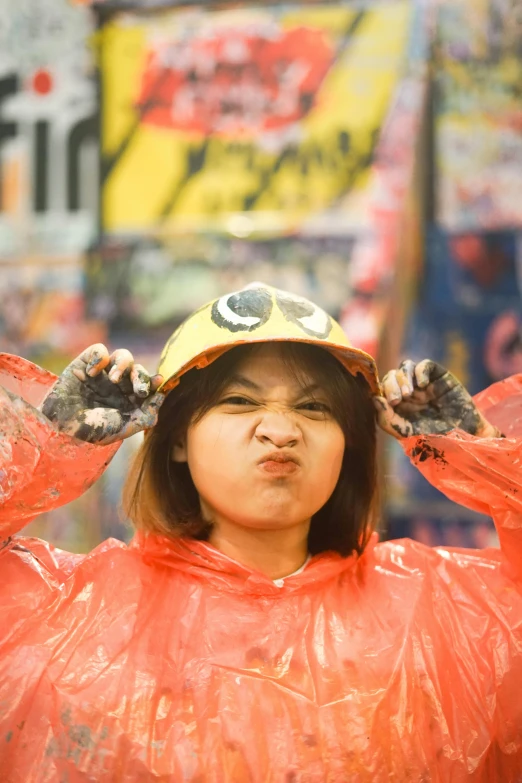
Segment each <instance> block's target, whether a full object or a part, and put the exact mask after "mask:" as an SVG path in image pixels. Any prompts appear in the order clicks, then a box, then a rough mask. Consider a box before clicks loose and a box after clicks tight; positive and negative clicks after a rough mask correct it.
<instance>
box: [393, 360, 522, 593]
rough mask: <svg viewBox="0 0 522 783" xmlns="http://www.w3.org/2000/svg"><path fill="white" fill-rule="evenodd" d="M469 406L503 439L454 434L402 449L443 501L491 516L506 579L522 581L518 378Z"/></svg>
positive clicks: (521, 380) (521, 385) (410, 442)
mask: <svg viewBox="0 0 522 783" xmlns="http://www.w3.org/2000/svg"><path fill="white" fill-rule="evenodd" d="M475 402H476V404H477V406H478V407H479V408H480V410H481V411H482V412H483V413H484V415H485V416H486V418H487V419H488V421H490V422H491V423H492V424H494V425H495V426H496V427H498V429H499V430H500V432H501V433H502V434H503V436H505V437H499V438H490V439H487V438H476V437H473V436H472V435H468V434H467V433H465V432H461V431H460V430H454V431H453V432H451V433H449V434H448V435H428V436H423V437H420V438H419V437H413V438H407V439H406V440H404V441H403V443H402V445H403V448H404V450H405V452H406V454H407V455H408V456H409V457H410V459H411V461H412V462H413V464H414V465H415V466H416V467H417V468H418V469H419V470H420V472H421V473H422V474H423V475H424V476H425V477H426V478H427V479H428V481H429V482H430V483H431V484H433V485H434V486H435V487H437V489H440V490H441V492H443V493H444V494H445V495H446V496H447V497H448V498H450V499H451V500H454V501H455V502H457V503H460V504H461V505H463V506H466V507H467V508H470V509H473V510H474V511H478V512H480V513H482V514H488V515H489V516H491V517H492V518H493V520H494V522H495V525H496V528H497V531H498V536H499V540H500V546H501V549H502V552H503V554H504V556H505V558H506V562H507V564H508V565H509V568H508V570H509V573H510V576H511V577H512V578H515V579H517V580H522V375H515V376H512V377H511V378H507V379H506V380H505V381H500V382H499V383H496V384H494V385H493V386H490V387H489V388H488V389H486V390H485V391H483V392H481V393H480V394H478V395H477V396H476V397H475Z"/></svg>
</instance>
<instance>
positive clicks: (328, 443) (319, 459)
mask: <svg viewBox="0 0 522 783" xmlns="http://www.w3.org/2000/svg"><path fill="white" fill-rule="evenodd" d="M345 447H346V441H345V438H344V435H343V431H342V430H341V428H340V427H339V425H338V424H331V425H329V427H328V431H326V432H324V433H323V434H322V437H320V438H318V439H317V442H316V443H315V444H314V446H313V453H314V455H315V460H314V461H315V473H316V475H317V478H318V481H317V482H315V483H317V484H319V485H321V484H323V486H324V488H325V490H326V488H328V494H329V495H330V494H331V493H332V492H333V490H334V489H335V485H336V484H337V481H338V479H339V474H340V472H341V467H342V463H343V457H344V450H345Z"/></svg>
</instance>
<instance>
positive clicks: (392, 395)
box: [382, 370, 402, 405]
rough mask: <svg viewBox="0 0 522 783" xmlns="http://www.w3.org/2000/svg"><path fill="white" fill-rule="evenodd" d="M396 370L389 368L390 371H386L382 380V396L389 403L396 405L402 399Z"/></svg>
mask: <svg viewBox="0 0 522 783" xmlns="http://www.w3.org/2000/svg"><path fill="white" fill-rule="evenodd" d="M397 372H398V370H390V372H387V373H386V375H385V376H384V378H383V381H382V389H383V392H384V396H385V397H386V399H387V400H388V402H389V403H390V405H398V403H399V402H400V401H401V400H402V392H401V387H400V383H399V380H398V378H397Z"/></svg>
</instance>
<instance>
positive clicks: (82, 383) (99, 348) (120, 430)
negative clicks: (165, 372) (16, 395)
mask: <svg viewBox="0 0 522 783" xmlns="http://www.w3.org/2000/svg"><path fill="white" fill-rule="evenodd" d="M162 381H163V378H162V376H161V375H154V376H152V377H151V376H150V375H149V374H148V373H147V371H146V370H145V368H144V367H142V366H141V365H140V364H135V363H134V358H133V356H132V354H131V353H130V351H127V350H126V349H124V348H121V349H119V350H117V351H114V353H112V354H111V355H110V356H109V352H108V350H107V348H106V347H105V346H104V345H102V344H101V343H98V344H96V345H91V346H90V347H89V348H86V350H85V351H84V352H83V353H82V354H80V356H78V357H77V358H76V359H75V360H74V361H73V362H71V364H70V365H69V366H68V367H66V368H65V370H64V371H63V373H62V374H61V375H60V377H59V378H58V380H57V382H56V383H55V385H54V386H53V388H52V390H51V391H50V392H49V394H48V395H47V397H46V398H45V400H44V401H43V403H42V405H41V407H40V409H41V411H42V413H43V414H44V415H45V416H47V418H48V419H49V420H50V421H52V422H53V423H54V424H55V425H56V426H57V428H58V430H60V432H65V433H67V434H68V435H72V436H74V437H75V438H78V439H79V440H84V441H87V442H88V443H99V444H101V445H104V446H105V445H107V444H109V443H114V441H118V440H124V439H125V438H129V437H130V436H131V435H135V434H136V433H137V432H140V431H141V430H144V429H147V428H149V427H153V426H154V424H155V423H156V421H157V416H158V411H159V409H160V407H161V404H162V402H163V400H164V398H165V395H164V394H162V393H161V392H158V391H156V390H157V389H158V387H159V386H160V385H161V383H162Z"/></svg>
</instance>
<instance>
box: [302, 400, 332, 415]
mask: <svg viewBox="0 0 522 783" xmlns="http://www.w3.org/2000/svg"><path fill="white" fill-rule="evenodd" d="M298 407H299V410H304V411H310V412H311V413H323V414H325V413H330V408H329V407H328V405H326V403H324V402H316V401H315V400H311V401H310V402H303V403H302V404H301V405H299V406H298Z"/></svg>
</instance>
